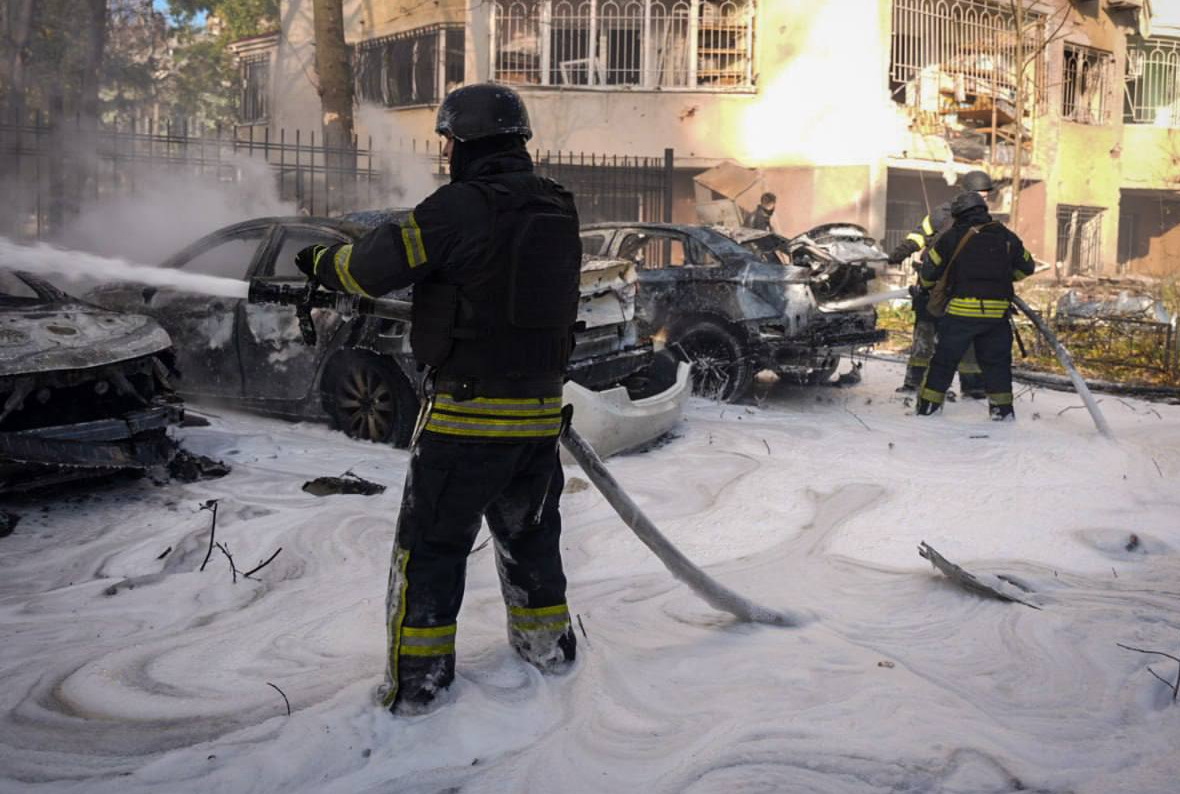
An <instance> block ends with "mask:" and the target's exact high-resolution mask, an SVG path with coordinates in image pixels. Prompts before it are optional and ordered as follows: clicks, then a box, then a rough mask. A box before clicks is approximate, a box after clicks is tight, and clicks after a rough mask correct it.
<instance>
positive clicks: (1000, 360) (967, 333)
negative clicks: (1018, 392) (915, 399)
mask: <svg viewBox="0 0 1180 794" xmlns="http://www.w3.org/2000/svg"><path fill="white" fill-rule="evenodd" d="M973 344H974V346H975V355H976V357H977V359H978V361H979V367H980V369H981V370H982V371H983V385H984V388H985V389H986V391H987V401H988V404H989V405H991V406H1002V405H1007V406H1010V405H1012V326H1011V325H1009V324H1008V319H1007V318H1003V319H998V320H976V319H970V318H966V317H955V316H954V315H947V316H946V317H943V318H942V319H941V320H939V322H938V344H937V346H936V347H935V349H934V357H933V359H932V360H931V362H930V369H929V370H928V371H927V373H926V381H925V382H924V383H923V384H922V388H921V390H920V392H919V394H918V396H919V397H920V398H921V399H923V400H928V401H930V402H932V403H942V401H943V400H944V399H945V396H946V390H947V388H948V387H949V386H950V385H951V380H952V379H953V378H954V376H955V367H956V366H957V365H958V364H959V361H960V359H961V358H962V357H963V354H964V353H965V352H966V351H967V349H968V348H969V347H971V345H973Z"/></svg>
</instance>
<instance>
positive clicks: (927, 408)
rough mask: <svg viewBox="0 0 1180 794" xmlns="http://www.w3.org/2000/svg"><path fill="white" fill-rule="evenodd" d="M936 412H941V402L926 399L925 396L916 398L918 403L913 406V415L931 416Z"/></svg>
mask: <svg viewBox="0 0 1180 794" xmlns="http://www.w3.org/2000/svg"><path fill="white" fill-rule="evenodd" d="M937 413H942V403H936V402H934V400H927V399H926V398H925V397H919V398H918V405H917V406H916V407H915V408H914V415H915V416H933V415H934V414H937Z"/></svg>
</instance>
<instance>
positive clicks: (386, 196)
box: [356, 105, 446, 209]
mask: <svg viewBox="0 0 1180 794" xmlns="http://www.w3.org/2000/svg"><path fill="white" fill-rule="evenodd" d="M356 122H357V125H356V126H357V129H358V130H363V131H364V132H365V133H366V134H367V135H368V136H371V137H372V139H373V146H372V151H373V153H374V161H373V167H374V168H375V169H377V170H378V171H380V172H381V173H382V174H385V175H386V178H385V180H384V181H383V184H382V188H381V190H380V191H379V192H378V193H376V194H374V196H373V206H372V207H369V208H368V209H387V208H405V207H412V206H414V205H415V204H418V203H419V202H420V201H422V199H424V198H426V197H427V196H428V195H430V194H431V193H433V192H434V191H435V190H436V189H437V188H438V187H439V185H441V184H442V183H443V182H445V181H446V176H445V175H440V174H439V173H438V163H437V161H436V159H435V157H436V155H437V154H438V148H437V138H435V139H428V140H418V141H417V146H416V147H415V146H414V145H413V141H414V139H413V137H412V134H411V131H410V130H409V129H408V128H407V127H404V126H402V125H401V124H399V123H398V117H397V115H396V114H395V113H393V112H391V111H389V110H388V109H386V108H382V107H378V106H376V105H361V106H360V108H359V109H358V110H357V113H356ZM362 140H363V139H362ZM362 145H367V144H362Z"/></svg>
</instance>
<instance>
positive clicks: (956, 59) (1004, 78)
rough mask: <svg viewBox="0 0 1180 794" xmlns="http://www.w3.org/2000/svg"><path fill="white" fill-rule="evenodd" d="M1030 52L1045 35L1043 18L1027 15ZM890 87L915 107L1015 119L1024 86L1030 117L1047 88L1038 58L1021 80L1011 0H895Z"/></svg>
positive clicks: (984, 119) (969, 117)
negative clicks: (1018, 91)
mask: <svg viewBox="0 0 1180 794" xmlns="http://www.w3.org/2000/svg"><path fill="white" fill-rule="evenodd" d="M1026 20H1027V21H1026V24H1025V29H1024V32H1023V36H1024V39H1025V46H1024V52H1025V57H1028V54H1029V53H1032V52H1035V51H1036V48H1037V47H1038V46H1039V44H1040V42H1041V40H1042V39H1043V36H1044V31H1043V23H1044V20H1043V18H1041V17H1039V16H1036V15H1034V14H1031V13H1030V14H1029V15H1028V16H1027V17H1026ZM891 34H892V40H893V45H892V52H891V58H890V70H889V76H890V82H891V85H890V90H891V91H892V92H893V97H894V99H895V100H896V101H898V102H902V103H904V104H906V105H909V106H911V107H913V108H915V109H917V110H922V111H929V112H932V113H936V114H941V115H948V114H952V113H954V114H957V116H958V118H959V120H960V121H972V122H978V123H986V124H988V125H990V123H991V118H992V109H993V107H994V108H995V109H996V113H997V120H998V121H999V123H1000V124H1001V125H1002V124H1005V123H1010V122H1011V121H1013V120H1014V119H1012V118H1011V116H1012V114H1013V113H1014V110H1015V103H1016V94H1017V87H1018V85H1020V86H1021V88H1022V90H1023V91H1024V92H1025V97H1026V98H1030V99H1031V100H1032V101H1026V102H1025V103H1024V109H1025V113H1026V114H1028V115H1031V114H1032V113H1033V111H1034V110H1035V106H1036V101H1037V100H1039V99H1040V96H1041V93H1042V88H1043V86H1042V73H1041V72H1042V70H1041V69H1040V68H1038V65H1037V64H1035V63H1034V65H1033V66H1031V67H1029V68H1028V69H1027V71H1026V72H1025V73H1024V75H1023V80H1021V79H1020V76H1019V72H1020V69H1019V68H1018V67H1017V64H1016V43H1017V41H1018V39H1017V35H1018V31H1017V29H1016V19H1015V17H1014V16H1013V14H1012V12H1011V8H1010V6H1009V3H1007V2H1003V3H999V2H991V0H893V29H892V31H891Z"/></svg>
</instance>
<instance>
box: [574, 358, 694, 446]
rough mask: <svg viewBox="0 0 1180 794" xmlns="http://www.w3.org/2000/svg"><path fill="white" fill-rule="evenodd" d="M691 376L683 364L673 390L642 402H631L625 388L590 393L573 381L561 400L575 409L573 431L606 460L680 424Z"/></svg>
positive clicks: (690, 388) (645, 442)
mask: <svg viewBox="0 0 1180 794" xmlns="http://www.w3.org/2000/svg"><path fill="white" fill-rule="evenodd" d="M689 372H690V368H689V366H688V364H685V363H683V362H682V363H680V365H679V366H678V367H677V369H676V382H675V383H674V384H672V386H670V387H669V388H667V389H665V390H664V391H662V392H660V393H659V394H654V395H652V396H651V397H645V398H643V399H641V400H632V399H631V398H630V397H629V396H628V395H627V390H626V389H625V388H623V387H622V386H616V387H614V388H611V389H604V390H603V391H591V390H589V389H587V388H584V387H582V386H579V385H578V384H576V383H574V382H572V381H570V382H568V383H566V384H565V389H564V391H563V393H562V397H563V400H564V402H565V403H566V404H568V405H572V406H573V407H574V418H573V426H574V428H575V429H576V430H577V431H578V433H579V434H580V435H581V436H582V437H583V438H584V439H586V440H587V441H588V442H590V445H591V446H592V447H594V450H595V451H596V452H597V453H598V455H599V457H602V458H605V457H607V456H609V455H615V454H617V453H619V452H626V451H628V450H632V449H636V448H638V447H641V446H643V445H644V444H649V443H651V442H652V441H655V440H656V439H657V438H659V437H660V436H662V435H664V433H667V432H668V431H669V430H671V429H672V428H673V427H674V426H675V425H676V423H677V422H679V421H680V417H681V416H682V415H683V413H684V404H685V402H686V401H687V400H688V397H689V394H690V393H691V392H692V383H691V380H690V378H689ZM561 454H562V460H563V461H564V462H566V463H572V462H573V459H572V458H570V457H568V453H566V452H565V451H564V450H562V453H561Z"/></svg>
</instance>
